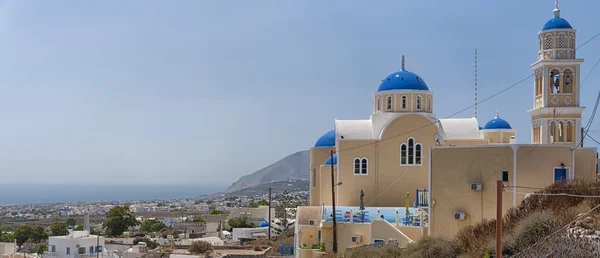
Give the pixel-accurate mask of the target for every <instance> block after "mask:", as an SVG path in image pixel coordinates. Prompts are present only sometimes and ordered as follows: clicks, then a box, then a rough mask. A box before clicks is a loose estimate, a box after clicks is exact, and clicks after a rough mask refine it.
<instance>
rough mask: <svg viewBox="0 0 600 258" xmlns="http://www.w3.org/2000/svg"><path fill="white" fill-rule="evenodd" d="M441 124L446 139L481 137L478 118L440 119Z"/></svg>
mask: <svg viewBox="0 0 600 258" xmlns="http://www.w3.org/2000/svg"><path fill="white" fill-rule="evenodd" d="M440 126H441V127H442V130H443V132H444V134H446V137H445V139H456V140H467V139H479V133H478V131H479V123H478V122H477V118H474V117H471V118H445V119H440Z"/></svg>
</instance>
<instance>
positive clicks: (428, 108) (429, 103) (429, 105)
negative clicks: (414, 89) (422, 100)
mask: <svg viewBox="0 0 600 258" xmlns="http://www.w3.org/2000/svg"><path fill="white" fill-rule="evenodd" d="M427 111H429V112H431V96H428V97H427Z"/></svg>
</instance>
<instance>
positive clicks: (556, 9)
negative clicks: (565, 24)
mask: <svg viewBox="0 0 600 258" xmlns="http://www.w3.org/2000/svg"><path fill="white" fill-rule="evenodd" d="M552 13H553V14H554V18H560V9H558V0H556V1H554V10H553V11H552Z"/></svg>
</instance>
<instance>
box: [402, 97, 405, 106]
mask: <svg viewBox="0 0 600 258" xmlns="http://www.w3.org/2000/svg"><path fill="white" fill-rule="evenodd" d="M402 109H406V96H402Z"/></svg>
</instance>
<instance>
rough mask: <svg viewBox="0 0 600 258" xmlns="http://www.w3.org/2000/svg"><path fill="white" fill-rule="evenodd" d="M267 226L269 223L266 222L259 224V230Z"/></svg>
mask: <svg viewBox="0 0 600 258" xmlns="http://www.w3.org/2000/svg"><path fill="white" fill-rule="evenodd" d="M268 226H269V222H268V221H266V220H265V221H263V222H261V223H260V227H261V228H264V227H268Z"/></svg>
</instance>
